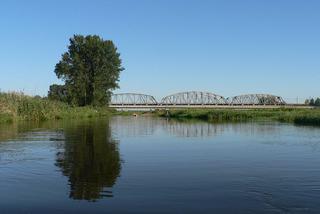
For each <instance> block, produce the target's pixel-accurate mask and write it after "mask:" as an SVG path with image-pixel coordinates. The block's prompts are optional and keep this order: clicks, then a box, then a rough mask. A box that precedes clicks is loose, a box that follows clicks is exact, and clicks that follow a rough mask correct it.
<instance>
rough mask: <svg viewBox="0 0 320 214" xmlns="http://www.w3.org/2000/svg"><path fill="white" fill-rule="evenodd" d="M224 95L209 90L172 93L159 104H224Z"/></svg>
mask: <svg viewBox="0 0 320 214" xmlns="http://www.w3.org/2000/svg"><path fill="white" fill-rule="evenodd" d="M224 104H226V100H225V98H224V97H222V96H220V95H217V94H213V93H210V92H202V91H189V92H181V93H176V94H172V95H169V96H166V97H164V98H163V99H162V100H161V105H224Z"/></svg>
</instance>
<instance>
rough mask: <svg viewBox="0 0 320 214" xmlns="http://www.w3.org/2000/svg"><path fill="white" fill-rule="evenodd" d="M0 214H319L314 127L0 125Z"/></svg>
mask: <svg viewBox="0 0 320 214" xmlns="http://www.w3.org/2000/svg"><path fill="white" fill-rule="evenodd" d="M0 213H1V214H4V213H10V214H11V213H46V214H47V213H139V214H141V213H210V214H211V213H320V128H315V127H303V126H293V125H290V124H282V123H276V122H255V123H251V122H250V123H224V124H212V123H206V122H199V121H189V122H181V121H180V122H179V121H175V120H166V119H162V118H154V117H121V116H117V117H111V118H103V119H90V120H80V121H78V120H74V121H55V122H46V123H41V124H35V123H20V124H11V125H1V126H0Z"/></svg>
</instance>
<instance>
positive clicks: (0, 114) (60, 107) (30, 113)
mask: <svg viewBox="0 0 320 214" xmlns="http://www.w3.org/2000/svg"><path fill="white" fill-rule="evenodd" d="M108 114H109V111H108V109H107V108H102V107H101V108H93V107H71V106H69V105H68V104H66V103H63V102H59V101H52V100H49V99H45V98H37V97H31V96H26V95H24V94H22V93H0V122H11V121H17V120H33V121H44V120H50V119H62V118H81V117H95V116H103V115H108Z"/></svg>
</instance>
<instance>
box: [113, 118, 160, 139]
mask: <svg viewBox="0 0 320 214" xmlns="http://www.w3.org/2000/svg"><path fill="white" fill-rule="evenodd" d="M162 122H163V121H162V120H155V119H152V118H151V117H130V116H125V117H123V116H116V117H113V118H112V121H111V128H112V133H113V134H116V135H117V136H119V137H120V136H126V137H135V136H146V135H152V134H153V133H154V132H155V130H156V129H157V128H158V127H159V125H161V124H162Z"/></svg>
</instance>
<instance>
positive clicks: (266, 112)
mask: <svg viewBox="0 0 320 214" xmlns="http://www.w3.org/2000/svg"><path fill="white" fill-rule="evenodd" d="M156 114H157V115H158V116H162V117H166V116H169V117H171V118H177V119H201V120H205V121H210V122H226V121H232V122H236V121H252V120H275V121H280V122H289V123H294V124H297V125H317V126H320V109H286V108H281V109H252V110H250V109H248V110H244V109H241V110H236V109H210V110H205V109H204V110H202V109H183V110H170V111H169V112H166V111H159V112H157V113H156Z"/></svg>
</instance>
